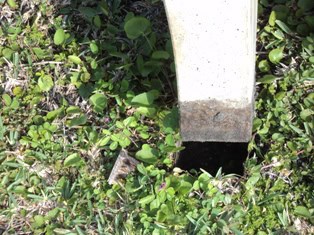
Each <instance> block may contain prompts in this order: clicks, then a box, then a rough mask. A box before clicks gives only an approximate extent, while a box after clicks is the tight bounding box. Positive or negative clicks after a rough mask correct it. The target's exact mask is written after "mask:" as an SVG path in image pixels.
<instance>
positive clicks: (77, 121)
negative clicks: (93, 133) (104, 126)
mask: <svg viewBox="0 0 314 235" xmlns="http://www.w3.org/2000/svg"><path fill="white" fill-rule="evenodd" d="M86 122H87V116H86V115H85V114H82V115H80V116H78V117H74V118H72V119H71V120H69V121H68V122H67V124H68V125H69V126H70V127H73V126H82V125H85V124H86Z"/></svg>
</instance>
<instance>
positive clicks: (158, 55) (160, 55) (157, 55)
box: [152, 51, 170, 60]
mask: <svg viewBox="0 0 314 235" xmlns="http://www.w3.org/2000/svg"><path fill="white" fill-rule="evenodd" d="M169 57H170V55H169V53H168V52H167V51H154V52H153V54H152V58H153V59H155V60H159V59H164V60H167V59H169Z"/></svg>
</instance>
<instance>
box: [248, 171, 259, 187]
mask: <svg viewBox="0 0 314 235" xmlns="http://www.w3.org/2000/svg"><path fill="white" fill-rule="evenodd" d="M260 178H261V175H260V174H259V173H253V175H252V176H250V178H249V179H248V180H247V181H246V183H245V187H246V188H248V189H250V188H252V187H253V186H254V185H255V184H256V183H257V182H258V181H259V179H260Z"/></svg>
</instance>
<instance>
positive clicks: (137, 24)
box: [124, 16, 151, 39]
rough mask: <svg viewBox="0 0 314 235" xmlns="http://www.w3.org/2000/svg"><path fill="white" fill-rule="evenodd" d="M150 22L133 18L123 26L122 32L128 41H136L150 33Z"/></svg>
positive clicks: (142, 18) (140, 18) (141, 18)
mask: <svg viewBox="0 0 314 235" xmlns="http://www.w3.org/2000/svg"><path fill="white" fill-rule="evenodd" d="M150 27H151V25H150V21H149V20H147V19H146V18H144V17H140V16H138V17H133V18H132V19H130V20H128V21H127V22H126V23H125V25H124V31H125V32H126V35H127V36H128V38H130V39H136V38H138V37H140V36H142V35H145V34H147V33H148V32H150Z"/></svg>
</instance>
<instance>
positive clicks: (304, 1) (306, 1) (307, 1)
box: [298, 0, 314, 11]
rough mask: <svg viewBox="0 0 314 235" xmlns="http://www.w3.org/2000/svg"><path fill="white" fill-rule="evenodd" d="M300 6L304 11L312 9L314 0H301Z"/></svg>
mask: <svg viewBox="0 0 314 235" xmlns="http://www.w3.org/2000/svg"><path fill="white" fill-rule="evenodd" d="M298 7H300V8H301V9H302V10H304V11H310V10H312V9H313V8H314V1H313V0H299V1H298Z"/></svg>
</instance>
